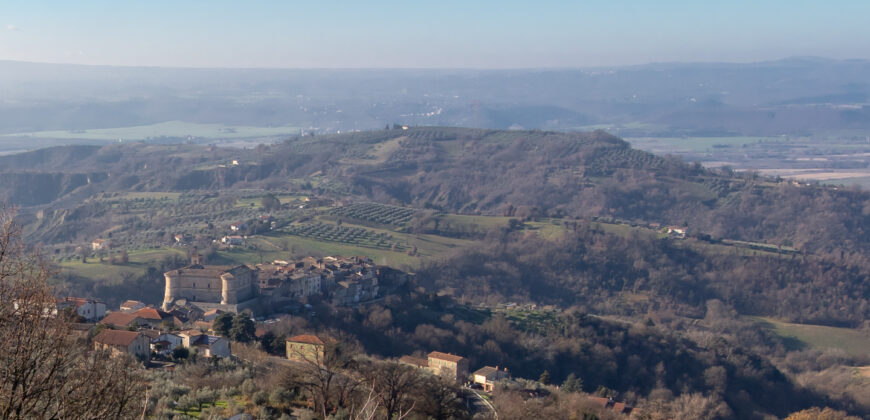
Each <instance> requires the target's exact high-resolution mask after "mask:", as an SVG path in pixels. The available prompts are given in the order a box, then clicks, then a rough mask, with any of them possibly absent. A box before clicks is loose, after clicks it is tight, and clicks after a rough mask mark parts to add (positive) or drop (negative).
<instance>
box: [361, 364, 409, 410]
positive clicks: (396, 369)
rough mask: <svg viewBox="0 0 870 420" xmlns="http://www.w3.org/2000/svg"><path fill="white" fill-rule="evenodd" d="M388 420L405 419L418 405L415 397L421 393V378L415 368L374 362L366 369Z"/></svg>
mask: <svg viewBox="0 0 870 420" xmlns="http://www.w3.org/2000/svg"><path fill="white" fill-rule="evenodd" d="M366 377H367V379H368V380H369V381H370V382H371V383H372V386H373V387H374V390H375V392H376V396H377V398H378V400H379V402H380V405H382V406H383V407H384V410H385V411H386V417H385V418H386V419H387V420H391V419H394V418H404V417H406V416H407V415H408V414H409V413H410V412H411V411H412V410H413V409H414V406H415V404H416V402H415V401H414V398H413V395H414V394H416V393H418V392H419V389H418V385H420V383H421V381H420V377H419V375H418V372H417V370H416V369H415V368H413V367H411V366H408V365H404V364H401V363H399V362H394V361H389V362H374V363H372V364H371V365H369V366H368V368H367V369H366Z"/></svg>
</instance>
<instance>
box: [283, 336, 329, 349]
mask: <svg viewBox="0 0 870 420" xmlns="http://www.w3.org/2000/svg"><path fill="white" fill-rule="evenodd" d="M287 341H290V342H293V343H305V344H315V345H319V346H322V345H324V342H323V340H321V339H320V338H319V337H317V336H316V335H309V334H303V335H297V336H295V337H290V338H288V339H287Z"/></svg>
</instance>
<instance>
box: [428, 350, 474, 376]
mask: <svg viewBox="0 0 870 420" xmlns="http://www.w3.org/2000/svg"><path fill="white" fill-rule="evenodd" d="M427 361H428V363H429V370H431V371H432V373H434V374H436V375H441V376H444V377H447V378H450V379H452V380H454V381H456V382H459V383H461V382H465V380H466V379H468V359H466V358H464V357H462V356H458V355H455V354H451V353H442V352H440V351H433V352H431V353H429V355H428V360H427Z"/></svg>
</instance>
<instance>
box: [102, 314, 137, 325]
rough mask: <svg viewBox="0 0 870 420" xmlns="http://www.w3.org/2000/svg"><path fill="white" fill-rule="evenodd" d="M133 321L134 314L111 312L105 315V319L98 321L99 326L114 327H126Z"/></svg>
mask: <svg viewBox="0 0 870 420" xmlns="http://www.w3.org/2000/svg"><path fill="white" fill-rule="evenodd" d="M135 319H136V315H135V314H128V313H126V312H112V313H110V314H108V315H106V317H105V318H103V320H102V321H100V324H108V325H114V326H116V327H126V326H128V325H130V324H132V323H133V321H134V320H135Z"/></svg>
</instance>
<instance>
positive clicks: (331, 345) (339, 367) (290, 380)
mask: <svg viewBox="0 0 870 420" xmlns="http://www.w3.org/2000/svg"><path fill="white" fill-rule="evenodd" d="M296 359H297V360H298V362H297V363H296V364H294V366H292V367H290V368H288V369H287V371H286V372H285V374H284V381H283V382H284V385H285V387H287V388H288V389H293V388H298V389H301V390H302V391H304V392H305V393H306V394H307V395H308V396H309V397H310V398H311V399H313V400H314V406H315V411H317V412H318V413H319V414H320V415H322V416H323V418H326V416H327V415H328V413H329V412H331V411H332V410H334V409H336V408H338V407H343V406H345V405H346V403H347V402H349V400H350V397H351V395H352V394H353V392H354V391H355V390H356V389H357V388H358V387H359V385H360V383H361V382H360V381H359V380H357V379H356V378H355V377H354V375H353V372H352V369H353V368H354V367H355V366H356V360H355V359H354V354H353V351H352V350H351V349H350V346H348V345H346V344H345V343H342V342H337V341H329V342H327V343H326V344H325V345H324V346H323V350H322V351H307V350H299V351H298V352H297V354H296Z"/></svg>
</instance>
